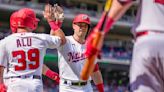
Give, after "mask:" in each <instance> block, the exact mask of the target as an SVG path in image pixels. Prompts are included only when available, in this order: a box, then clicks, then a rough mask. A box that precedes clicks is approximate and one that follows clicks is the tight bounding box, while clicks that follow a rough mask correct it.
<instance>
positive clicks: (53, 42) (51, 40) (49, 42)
mask: <svg viewBox="0 0 164 92" xmlns="http://www.w3.org/2000/svg"><path fill="white" fill-rule="evenodd" d="M60 44H61V38H60V37H58V36H51V35H46V46H47V48H51V49H54V48H58V47H59V46H60Z"/></svg>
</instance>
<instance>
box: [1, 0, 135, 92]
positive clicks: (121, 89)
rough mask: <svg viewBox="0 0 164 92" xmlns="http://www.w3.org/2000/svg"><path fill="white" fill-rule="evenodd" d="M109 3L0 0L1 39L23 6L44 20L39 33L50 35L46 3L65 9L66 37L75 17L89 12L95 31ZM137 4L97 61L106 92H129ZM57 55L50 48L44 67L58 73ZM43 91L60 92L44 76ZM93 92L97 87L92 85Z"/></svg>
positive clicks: (108, 39) (117, 25)
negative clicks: (12, 17)
mask: <svg viewBox="0 0 164 92" xmlns="http://www.w3.org/2000/svg"><path fill="white" fill-rule="evenodd" d="M105 2H106V0H0V39H3V38H4V37H6V36H8V35H9V34H11V30H10V27H9V18H10V15H11V13H12V12H13V11H15V10H18V9H20V8H23V7H30V8H33V9H34V10H35V12H36V13H37V17H38V18H39V19H40V20H41V21H40V22H39V26H38V28H37V30H36V32H37V33H46V34H48V33H49V32H50V27H49V25H48V24H47V22H46V21H45V20H44V18H43V15H42V12H43V9H44V5H45V4H46V3H51V4H55V3H58V4H59V5H60V6H62V7H63V9H64V13H65V20H64V23H63V25H62V29H63V31H64V33H65V34H66V35H71V34H73V30H72V20H73V18H74V16H75V15H76V14H79V13H86V14H88V15H89V16H90V18H91V28H93V27H94V26H95V25H96V24H97V22H98V20H99V18H100V16H101V13H102V12H103V9H104V5H105ZM136 9H137V3H136V4H135V5H133V6H132V7H131V8H130V9H129V10H128V11H127V12H126V14H125V15H124V16H123V17H122V18H121V19H120V20H119V21H118V22H116V23H115V24H114V25H113V26H112V29H111V31H110V32H109V33H108V34H107V35H106V37H105V42H104V45H103V48H102V53H101V54H102V59H100V60H99V61H98V64H99V66H100V70H101V73H102V75H103V80H104V85H105V92H129V78H128V76H129V65H130V63H131V58H132V49H133V35H132V33H131V32H130V29H131V26H132V25H133V23H134V18H135V15H136ZM57 59H58V58H57V52H56V50H55V49H53V50H52V49H48V50H47V54H46V56H45V62H44V63H45V64H46V65H47V66H49V67H50V68H51V69H52V70H54V71H56V72H58V64H57ZM43 82H44V92H58V85H56V84H55V83H54V81H52V80H50V79H48V78H47V77H45V76H44V77H43ZM92 84H93V83H92ZM93 88H94V90H95V91H94V92H98V91H96V86H95V85H94V84H93Z"/></svg>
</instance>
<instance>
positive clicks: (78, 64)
mask: <svg viewBox="0 0 164 92" xmlns="http://www.w3.org/2000/svg"><path fill="white" fill-rule="evenodd" d="M84 51H85V44H80V43H78V42H77V41H75V39H74V38H73V36H66V44H64V45H63V46H61V47H60V48H58V57H59V58H58V62H59V65H58V66H59V72H60V77H61V78H64V79H68V80H74V81H80V72H81V71H82V68H83V66H84V62H85V59H86V57H85V54H84Z"/></svg>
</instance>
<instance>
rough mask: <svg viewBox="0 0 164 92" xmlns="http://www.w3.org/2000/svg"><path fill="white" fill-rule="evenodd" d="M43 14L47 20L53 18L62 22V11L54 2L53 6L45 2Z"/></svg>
mask: <svg viewBox="0 0 164 92" xmlns="http://www.w3.org/2000/svg"><path fill="white" fill-rule="evenodd" d="M43 16H44V18H45V19H46V20H47V21H54V20H55V21H60V22H63V20H64V11H63V9H62V8H61V7H60V6H58V5H57V4H54V6H51V5H50V4H47V5H45V8H44V11H43Z"/></svg>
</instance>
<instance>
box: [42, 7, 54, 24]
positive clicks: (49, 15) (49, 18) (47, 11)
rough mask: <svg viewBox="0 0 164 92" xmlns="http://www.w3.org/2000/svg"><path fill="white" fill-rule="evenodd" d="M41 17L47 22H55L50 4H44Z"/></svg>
mask: <svg viewBox="0 0 164 92" xmlns="http://www.w3.org/2000/svg"><path fill="white" fill-rule="evenodd" d="M43 16H44V18H45V19H46V20H47V21H53V20H55V18H54V14H53V8H52V6H51V5H50V4H46V5H45V7H44V11H43Z"/></svg>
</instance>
